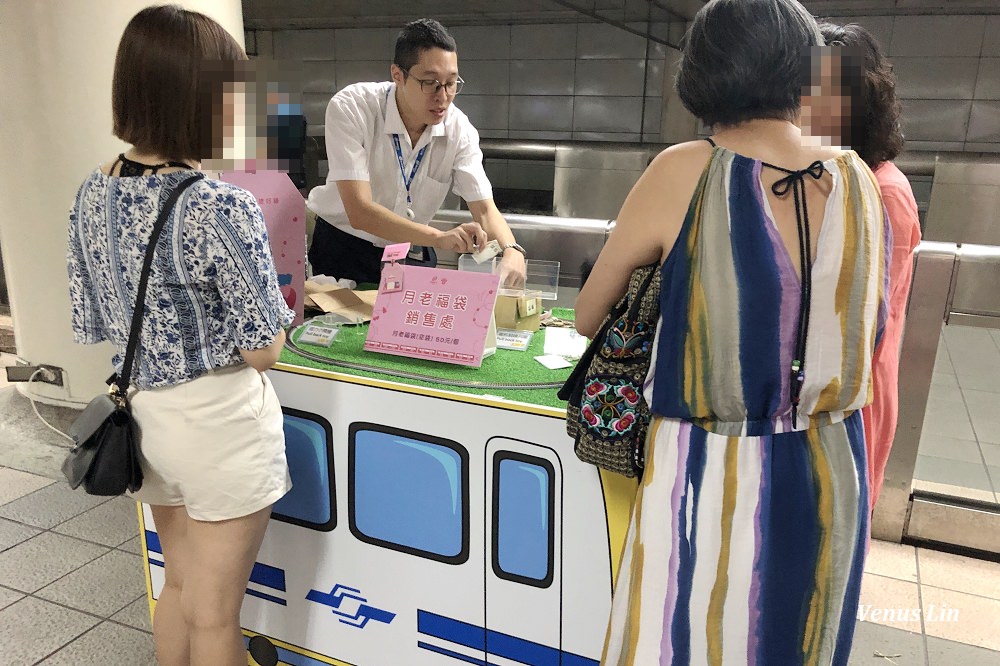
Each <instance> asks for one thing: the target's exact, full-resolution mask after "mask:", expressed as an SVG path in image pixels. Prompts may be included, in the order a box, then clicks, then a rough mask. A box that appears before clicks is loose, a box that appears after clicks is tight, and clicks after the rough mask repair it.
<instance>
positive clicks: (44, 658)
mask: <svg viewBox="0 0 1000 666" xmlns="http://www.w3.org/2000/svg"><path fill="white" fill-rule="evenodd" d="M101 624H102V623H101V622H98V623H97V624H95V625H94V626H92V627H88V628H87V629H85V630H84V631H83V633H81V634H79V635H77V636H74V637H73V638H72V639H71V640H69V641H68V642H66V643H63V644H62V645H60V646H59V647H58V648H56V649H55V650H54V651H53V652H50V653H49V654H47V655H45V656H44V657H42V658H41V659H39V660H38V661H36V662H35V663H34V664H32V666H39V665H40V664H44V663H45V660H46V659H49V658H50V657H54V656H55V655H56V654H57V653H59V652H62V651H63V650H64V649H65V648H67V647H69V646H70V645H72V644H73V643H75V642H77V641H78V640H80V639H81V638H83V637H84V636H86V635H87V634H89V633H90V632H92V631H93V630H94V629H97V628H98V627H99V626H101Z"/></svg>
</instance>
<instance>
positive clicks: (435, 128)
mask: <svg viewBox="0 0 1000 666" xmlns="http://www.w3.org/2000/svg"><path fill="white" fill-rule="evenodd" d="M386 98H387V99H386V102H387V104H388V106H386V110H385V133H386V134H398V135H400V136H401V137H406V136H409V132H408V131H407V129H406V125H404V124H403V117H402V116H401V115H399V106H398V105H397V104H396V84H395V83H392V84H390V85H389V90H388V92H387V93H386ZM451 107H452V105H450V104H449V105H448V111H447V113H445V114H444V120H442V121H441V122H439V123H438V124H436V125H428V128H429V129H430V136H431V137H435V136H447V134H448V132H447V127H446V125H447V124H448V118H450V117H451ZM426 135H427V128H425V129H424V133H423V134H422V135H421V137H420V140H419V141H418V142H417V143H418V144H421V143H424V141H423V138H424V136H426ZM428 141H429V139H428Z"/></svg>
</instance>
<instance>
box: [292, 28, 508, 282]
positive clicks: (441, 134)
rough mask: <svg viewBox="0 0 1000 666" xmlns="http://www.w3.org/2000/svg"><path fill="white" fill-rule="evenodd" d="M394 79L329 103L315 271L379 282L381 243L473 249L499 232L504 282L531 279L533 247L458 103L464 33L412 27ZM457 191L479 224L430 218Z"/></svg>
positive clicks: (312, 199) (401, 44)
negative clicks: (526, 245) (442, 225)
mask: <svg viewBox="0 0 1000 666" xmlns="http://www.w3.org/2000/svg"><path fill="white" fill-rule="evenodd" d="M389 71H390V73H391V75H392V81H391V82H385V83H356V84H354V85H351V86H347V87H346V88H344V89H343V90H341V91H340V92H338V93H337V94H336V95H334V96H333V98H332V99H331V100H330V103H329V105H328V106H327V108H326V126H325V132H326V152H327V159H328V160H329V163H330V172H329V174H328V175H327V178H326V184H325V185H321V186H319V187H316V188H315V189H313V190H312V192H310V193H309V199H308V202H307V205H308V206H309V208H310V210H312V211H313V212H315V213H316V215H317V216H318V218H319V219H318V220H317V221H316V229H315V231H314V232H313V241H312V245H311V246H310V248H309V262H310V263H311V264H312V267H313V272H314V273H316V274H325V275H330V276H333V277H336V278H348V279H351V280H355V281H356V282H370V283H371V282H375V283H377V282H378V281H379V277H380V272H381V259H382V248H384V247H385V246H386V245H387V244H390V243H401V242H409V243H412V244H413V245H414V246H421V247H422V248H423V257H422V260H420V259H418V260H417V261H416V262H411V263H423V264H424V265H434V264H435V263H436V255H435V254H434V252H433V248H440V249H446V250H451V251H453V252H459V253H464V252H473V251H474V250H475V248H477V247H482V246H484V245H485V244H486V243H487V242H488V241H489V240H492V239H495V240H497V241H498V242H499V243H500V246H501V248H503V258H502V259H501V262H500V272H501V278H502V280H503V283H504V284H508V285H516V284H518V283H523V281H524V275H525V256H524V249H523V248H522V247H521V246H520V245H518V244H517V242H516V241H515V239H514V235H513V234H512V233H511V231H510V227H509V226H507V222H506V221H505V220H504V219H503V216H502V215H501V214H500V211H499V210H497V207H496V204H495V203H494V202H493V188H492V187H491V186H490V182H489V180H488V179H487V178H486V172H485V170H484V169H483V153H482V151H481V150H480V149H479V133H478V132H477V131H476V128H475V127H473V126H472V123H471V122H469V119H468V117H467V116H466V115H465V114H464V113H462V112H461V111H460V110H459V109H457V108H456V107H455V106H454V105H453V104H452V102H453V101H454V99H455V95H457V94H458V92H459V90H461V87H462V83H463V82H462V79H461V77H459V75H458V55H457V53H456V45H455V40H454V38H452V36H451V35H450V34H449V33H448V31H447V30H445V28H444V27H443V26H442V25H441V24H440V23H438V22H437V21H434V20H431V19H420V20H419V21H414V22H412V23H410V24H408V25H407V26H406V27H405V28H403V30H402V32H400V33H399V37H398V38H397V39H396V52H395V57H394V59H393V64H392V65H391V67H390V68H389ZM449 188H451V189H453V190H454V191H455V193H456V194H458V195H459V196H460V197H462V198H463V199H465V201H466V202H467V203H468V206H469V210H470V212H471V213H472V217H473V220H474V221H473V222H469V223H466V224H463V225H461V226H459V227H456V228H454V229H452V230H450V231H445V232H442V231H439V230H437V229H435V228H433V227H431V226H429V223H430V221H431V218H432V217H433V216H434V214H435V213H436V212H437V210H438V209H439V208H440V206H441V203H442V202H443V201H444V198H445V196H447V194H448V189H449Z"/></svg>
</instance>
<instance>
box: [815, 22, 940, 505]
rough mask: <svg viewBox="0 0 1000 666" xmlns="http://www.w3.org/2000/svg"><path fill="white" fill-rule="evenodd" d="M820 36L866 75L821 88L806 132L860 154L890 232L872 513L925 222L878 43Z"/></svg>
mask: <svg viewBox="0 0 1000 666" xmlns="http://www.w3.org/2000/svg"><path fill="white" fill-rule="evenodd" d="M820 32H822V34H823V39H824V40H825V42H826V44H827V45H828V46H831V47H833V48H834V49H840V50H841V51H843V53H844V55H845V56H846V57H848V58H852V59H853V60H854V61H855V62H856V63H857V64H858V68H859V70H860V71H859V72H858V74H859V76H858V77H857V80H856V81H855V82H854V83H849V84H847V85H843V84H842V85H840V86H839V88H840V89H839V90H836V89H830V88H829V87H827V88H826V89H823V87H822V86H821V88H820V90H819V91H818V93H819V94H818V95H816V96H812V95H810V96H806V97H804V98H803V100H802V106H803V131H805V132H806V133H808V134H811V135H814V136H817V137H822V138H828V139H829V140H830V142H831V143H832V145H838V146H844V147H845V148H850V149H853V150H854V151H855V152H857V153H858V155H859V156H860V157H861V159H863V160H864V161H865V163H866V164H867V165H868V166H869V167H870V168H871V169H872V171H873V172H874V173H875V179H876V180H877V181H878V184H879V189H880V190H881V192H882V201H883V203H884V204H885V208H886V212H887V214H888V216H889V224H890V225H891V227H892V237H893V246H892V260H891V262H890V264H889V283H890V284H891V285H892V289H891V291H890V293H889V300H888V302H889V318H888V320H887V321H886V326H885V331H884V332H883V338H882V344H881V345H880V346H879V349H878V350H877V351H876V353H875V357H874V359H873V361H872V391H873V399H872V404H870V405H868V406H867V407H865V408H864V409H863V410H862V412H861V414H862V418H863V419H864V424H865V441H866V443H867V446H868V479H869V491H870V497H869V503H870V505H871V507H872V508H873V509H874V507H875V502H876V501H877V500H878V496H879V491H880V490H881V489H882V480H883V478H884V475H885V466H886V462H887V461H888V460H889V451H890V449H891V448H892V442H893V438H894V437H895V434H896V421H897V417H898V414H899V346H900V342H901V340H902V337H903V323H904V320H905V318H906V304H907V301H908V300H909V296H910V286H911V283H912V280H913V253H914V250H915V249H916V247H917V244H918V243H919V242H920V219H919V217H918V216H917V201H916V199H915V198H914V196H913V189H912V188H911V187H910V182H909V181H908V180H907V179H906V176H905V175H903V172H902V171H900V170H899V168H898V167H897V166H896V165H895V164H893V162H892V160H893V159H894V158H895V157H896V156H897V155H899V153H900V152H901V151H902V150H903V133H902V130H901V128H900V122H899V118H900V113H901V111H902V108H901V107H902V105H901V104H900V102H899V99H897V97H896V76H895V74H894V73H893V70H892V64H891V63H890V62H889V61H888V60H887V59H886V57H885V56H884V55H883V53H882V49H881V48H880V47H879V44H878V41H876V39H875V38H874V37H873V36H872V34H871V33H869V32H868V31H867V30H865V29H864V28H863V27H861V26H860V25H857V24H853V23H852V24H848V25H844V26H839V25H835V24H833V23H826V22H823V23H820ZM833 80H835V79H831V81H833ZM824 98H825V100H826V101H823V100H824ZM829 100H836V101H834V102H833V103H831V102H830V101H829ZM814 106H816V107H817V108H816V109H815V110H813V108H812V107H814Z"/></svg>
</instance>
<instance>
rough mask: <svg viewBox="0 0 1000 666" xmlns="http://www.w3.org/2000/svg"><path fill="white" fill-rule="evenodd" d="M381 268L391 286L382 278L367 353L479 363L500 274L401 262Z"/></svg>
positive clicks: (367, 341) (459, 362)
mask: <svg viewBox="0 0 1000 666" xmlns="http://www.w3.org/2000/svg"><path fill="white" fill-rule="evenodd" d="M385 270H387V271H391V272H392V273H393V276H394V279H393V280H392V282H393V286H392V287H390V290H387V289H386V282H387V281H386V280H385V279H383V280H382V285H380V287H379V293H378V297H377V298H376V299H375V311H374V313H373V315H372V321H371V326H370V327H369V329H368V338H367V339H366V341H365V349H366V350H367V351H373V352H381V353H383V354H394V355H396V356H409V357H411V358H426V359H431V360H434V361H443V362H445V363H455V364H457V365H469V366H472V367H476V368H478V367H479V366H480V365H482V362H483V352H484V350H485V348H486V341H487V335H488V333H489V331H490V324H491V323H492V321H493V308H494V306H495V305H496V300H497V287H498V286H499V284H500V276H498V275H490V274H488V273H471V272H470V273H466V272H461V273H460V272H458V271H455V270H449V269H445V268H424V267H422V266H404V265H403V264H387V265H386V268H385ZM397 278H401V279H398V281H397Z"/></svg>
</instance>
